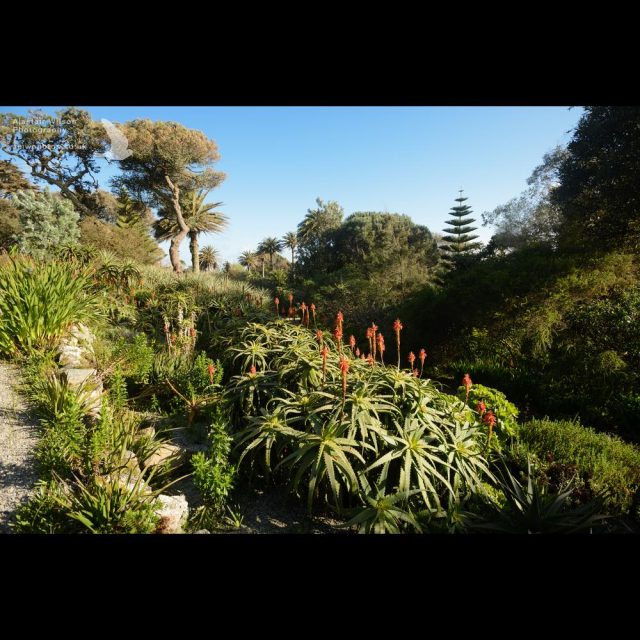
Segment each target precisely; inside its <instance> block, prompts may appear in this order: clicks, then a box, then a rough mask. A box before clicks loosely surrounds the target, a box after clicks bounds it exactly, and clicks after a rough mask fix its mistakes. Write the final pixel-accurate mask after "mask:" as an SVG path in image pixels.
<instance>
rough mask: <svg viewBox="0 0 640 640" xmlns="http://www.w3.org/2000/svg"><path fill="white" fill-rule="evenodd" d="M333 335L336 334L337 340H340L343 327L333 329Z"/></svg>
mask: <svg viewBox="0 0 640 640" xmlns="http://www.w3.org/2000/svg"><path fill="white" fill-rule="evenodd" d="M333 335H334V337H335V339H336V340H338V341H340V340H342V327H336V328H335V329H334V330H333Z"/></svg>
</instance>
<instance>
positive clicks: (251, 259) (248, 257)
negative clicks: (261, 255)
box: [238, 251, 260, 271]
mask: <svg viewBox="0 0 640 640" xmlns="http://www.w3.org/2000/svg"><path fill="white" fill-rule="evenodd" d="M238 263H239V264H241V265H242V266H243V267H244V268H245V269H246V270H247V271H252V270H253V269H257V268H258V265H259V264H260V262H259V260H258V256H257V255H256V254H255V253H254V252H253V251H243V252H242V253H241V254H240V257H239V258H238Z"/></svg>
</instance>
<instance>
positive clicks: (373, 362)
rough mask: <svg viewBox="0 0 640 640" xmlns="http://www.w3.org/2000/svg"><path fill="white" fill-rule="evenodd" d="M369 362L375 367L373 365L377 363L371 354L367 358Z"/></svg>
mask: <svg viewBox="0 0 640 640" xmlns="http://www.w3.org/2000/svg"><path fill="white" fill-rule="evenodd" d="M367 362H368V363H369V364H370V365H371V366H372V367H373V365H374V364H375V363H376V361H375V360H374V359H373V356H372V355H371V354H369V355H368V356H367Z"/></svg>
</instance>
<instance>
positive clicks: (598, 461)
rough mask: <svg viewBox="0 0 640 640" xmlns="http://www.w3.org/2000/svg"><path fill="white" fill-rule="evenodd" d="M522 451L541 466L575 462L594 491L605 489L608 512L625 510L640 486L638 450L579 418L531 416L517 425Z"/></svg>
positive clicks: (630, 505)
mask: <svg viewBox="0 0 640 640" xmlns="http://www.w3.org/2000/svg"><path fill="white" fill-rule="evenodd" d="M519 438H520V442H521V443H522V446H523V448H524V450H525V451H527V452H530V453H532V454H535V455H536V456H537V457H538V459H539V460H540V461H541V463H542V465H543V470H544V469H548V467H549V466H550V465H551V464H553V463H558V462H559V463H564V464H574V465H576V467H577V471H578V472H579V473H584V474H586V479H587V480H588V483H589V485H590V487H591V489H592V490H593V491H594V492H600V491H605V490H606V491H608V492H609V496H608V497H607V499H606V501H605V507H606V509H607V512H608V513H611V514H620V513H628V512H629V510H630V509H631V507H632V505H633V502H634V496H636V494H637V493H638V490H639V489H640V450H638V448H637V447H636V446H634V445H631V444H627V443H625V442H623V441H622V440H620V439H619V438H617V437H614V436H609V435H606V434H602V433H596V432H595V431H593V430H592V429H589V428H586V427H583V426H582V425H580V423H578V422H571V421H552V420H548V419H546V420H531V421H530V422H527V423H525V424H523V425H521V427H520V434H519Z"/></svg>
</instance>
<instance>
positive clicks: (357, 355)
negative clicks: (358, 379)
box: [356, 347, 360, 358]
mask: <svg viewBox="0 0 640 640" xmlns="http://www.w3.org/2000/svg"><path fill="white" fill-rule="evenodd" d="M359 357H360V349H359V348H358V347H356V358H359Z"/></svg>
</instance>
